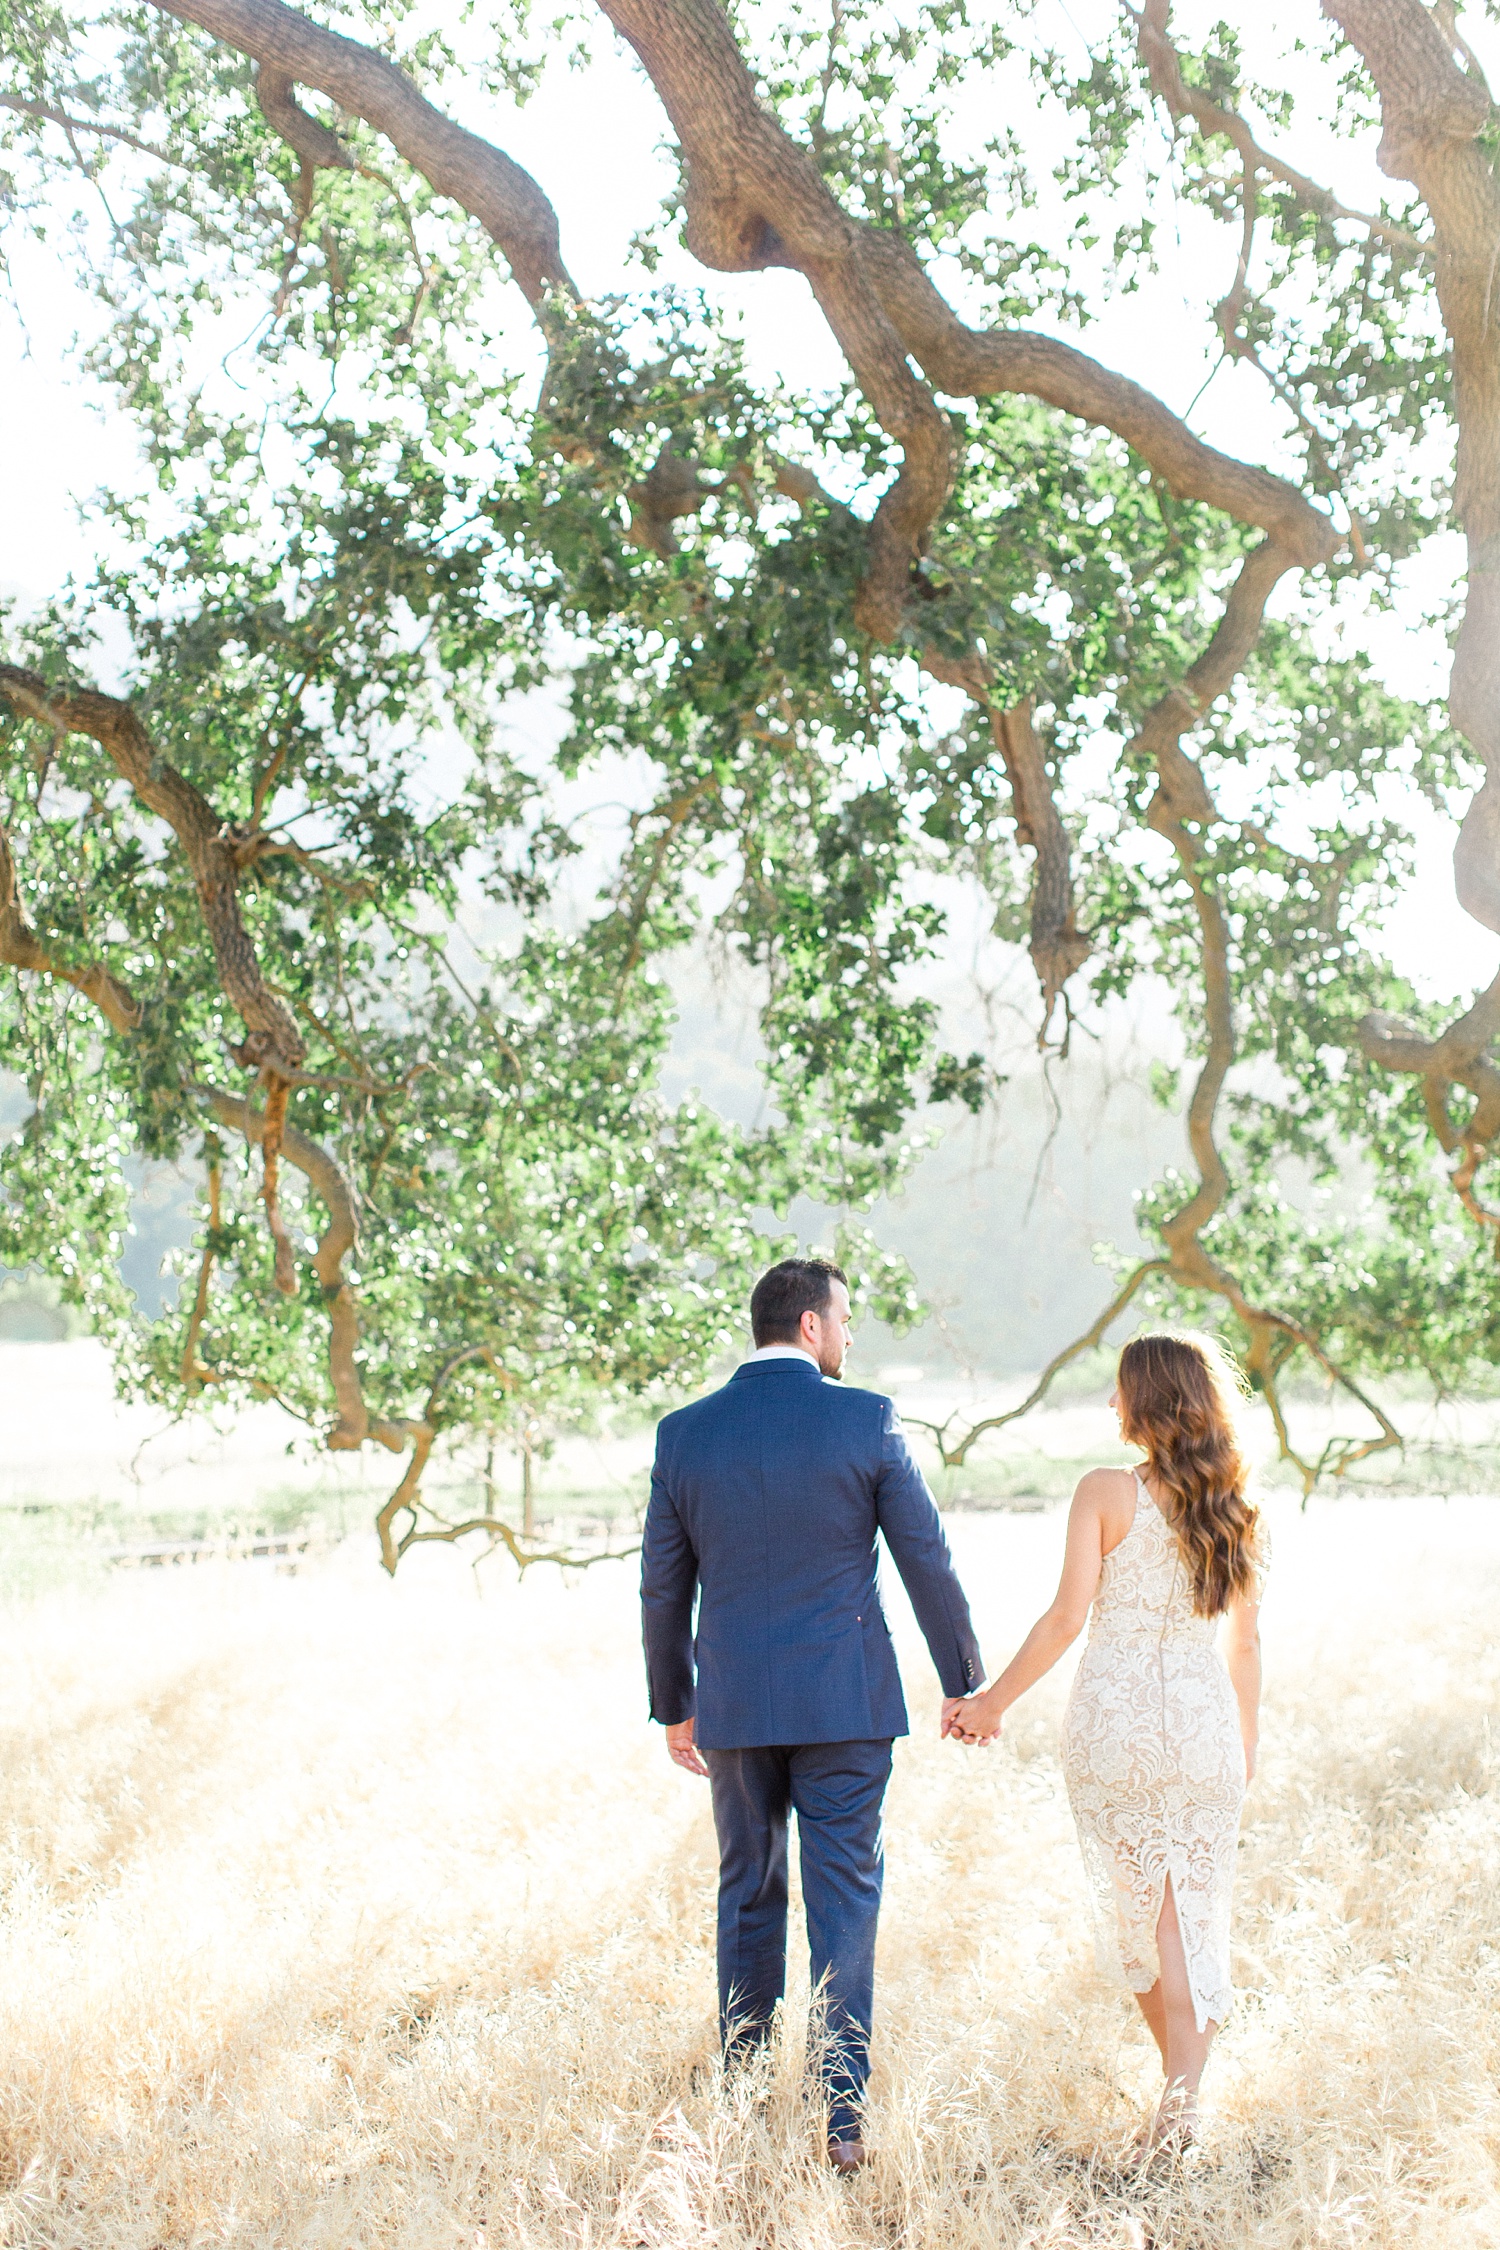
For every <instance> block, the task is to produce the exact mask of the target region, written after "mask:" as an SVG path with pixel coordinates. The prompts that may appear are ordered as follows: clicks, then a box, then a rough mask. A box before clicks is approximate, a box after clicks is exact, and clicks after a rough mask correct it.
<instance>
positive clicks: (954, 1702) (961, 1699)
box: [942, 1689, 1000, 1749]
mask: <svg viewBox="0 0 1500 2250" xmlns="http://www.w3.org/2000/svg"><path fill="white" fill-rule="evenodd" d="M999 1735H1000V1714H999V1712H998V1711H993V1710H992V1709H991V1705H990V1697H989V1691H988V1689H981V1690H980V1692H979V1693H978V1694H977V1695H950V1696H946V1697H945V1698H944V1700H943V1731H942V1740H943V1741H945V1742H946V1741H947V1740H948V1739H949V1737H950V1736H951V1737H952V1739H953V1740H954V1741H955V1742H962V1743H966V1744H967V1745H968V1747H969V1748H970V1749H976V1748H977V1749H987V1748H988V1747H989V1745H990V1743H992V1742H995V1741H998V1739H999Z"/></svg>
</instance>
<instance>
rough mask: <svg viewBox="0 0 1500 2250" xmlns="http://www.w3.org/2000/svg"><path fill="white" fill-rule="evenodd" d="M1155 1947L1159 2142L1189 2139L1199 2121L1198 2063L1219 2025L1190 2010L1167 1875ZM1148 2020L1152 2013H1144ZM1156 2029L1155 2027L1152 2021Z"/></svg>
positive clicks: (1204, 2058) (1205, 2056) (1184, 1963)
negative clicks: (1160, 2065)
mask: <svg viewBox="0 0 1500 2250" xmlns="http://www.w3.org/2000/svg"><path fill="white" fill-rule="evenodd" d="M1156 1949H1157V1955H1158V1958H1159V1959H1160V1961H1161V1982H1160V1983H1159V1984H1158V1985H1157V1986H1156V1987H1155V1988H1154V1990H1155V1993H1156V1994H1157V1995H1158V1996H1159V2004H1160V2007H1161V2012H1162V2017H1163V2023H1164V2030H1165V2034H1166V2036H1165V2039H1163V2038H1162V2037H1161V2035H1160V2034H1158V2037H1157V2044H1158V2045H1159V2046H1161V2047H1162V2049H1163V2055H1164V2063H1165V2068H1166V2074H1167V2083H1166V2086H1165V2088H1164V2089H1163V2092H1162V2097H1161V2107H1160V2108H1159V2109H1158V2110H1157V2113H1156V2128H1155V2140H1156V2143H1157V2145H1158V2146H1160V2145H1161V2144H1162V2142H1164V2141H1173V2140H1175V2141H1178V2142H1187V2141H1191V2140H1192V2138H1193V2135H1194V2131H1195V2128H1196V2126H1197V2121H1198V2081H1199V2080H1200V2079H1201V2078H1202V2076H1203V2065H1204V2064H1205V2063H1206V2062H1207V2060H1208V2050H1209V2046H1210V2044H1211V2043H1212V2040H1213V2036H1214V2033H1215V2032H1216V2031H1217V2029H1218V2025H1217V2024H1214V2023H1210V2024H1209V2025H1208V2026H1207V2028H1206V2029H1205V2030H1203V2031H1200V2030H1199V2029H1198V2020H1197V2017H1196V2015H1195V2014H1194V2012H1193V1990H1192V1986H1191V1985H1190V1983H1189V1982H1188V1969H1187V1956H1186V1954H1185V1953H1184V1952H1183V1949H1182V1931H1181V1930H1180V1928H1179V1927H1178V1923H1177V1902H1176V1900H1175V1899H1174V1898H1173V1896H1172V1878H1171V1877H1170V1875H1169V1876H1168V1877H1167V1885H1166V1889H1165V1891H1164V1893H1163V1894H1162V1902H1161V1917H1160V1919H1159V1921H1158V1922H1157V1925H1156ZM1151 1997H1152V1995H1151V1994H1150V1993H1147V1994H1144V1995H1143V1996H1142V2000H1141V2008H1142V2013H1143V2014H1145V2006H1146V2001H1147V2000H1149V1999H1150V1998H1151ZM1146 2020H1147V2022H1148V2023H1150V2021H1151V2018H1150V2016H1149V2015H1147V2017H1146ZM1152 2029H1153V2030H1155V2026H1154V2025H1152Z"/></svg>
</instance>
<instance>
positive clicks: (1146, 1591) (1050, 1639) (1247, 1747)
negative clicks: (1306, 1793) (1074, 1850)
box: [953, 1336, 1265, 2148]
mask: <svg viewBox="0 0 1500 2250" xmlns="http://www.w3.org/2000/svg"><path fill="white" fill-rule="evenodd" d="M1236 1392H1237V1385H1236V1378H1235V1374H1234V1371H1233V1367H1232V1363H1231V1362H1230V1361H1229V1360H1228V1358H1227V1357H1226V1355H1225V1353H1224V1352H1223V1351H1222V1350H1221V1348H1220V1347H1219V1346H1218V1345H1217V1344H1216V1343H1214V1342H1213V1340H1212V1339H1211V1338H1209V1337H1206V1336H1137V1337H1134V1338H1133V1339H1132V1340H1131V1342H1130V1343H1128V1344H1127V1345H1126V1346H1125V1349H1124V1350H1123V1352H1122V1353H1121V1354H1120V1366H1119V1375H1118V1379H1117V1383H1116V1387H1115V1389H1114V1391H1113V1392H1112V1394H1111V1396H1110V1405H1111V1406H1112V1407H1113V1408H1114V1409H1115V1411H1116V1413H1117V1414H1118V1415H1119V1418H1120V1434H1121V1436H1122V1437H1123V1438H1124V1440H1125V1442H1126V1443H1127V1444H1128V1445H1135V1446H1139V1447H1140V1449H1141V1451H1142V1453H1143V1454H1144V1455H1145V1460H1144V1461H1143V1462H1142V1464H1141V1466H1140V1467H1139V1468H1138V1469H1134V1470H1131V1469H1091V1470H1090V1471H1089V1473H1088V1475H1087V1476H1086V1477H1084V1479H1083V1480H1082V1482H1081V1483H1080V1485H1079V1487H1078V1490H1077V1492H1076V1493H1075V1494H1074V1496H1073V1507H1072V1512H1071V1514H1070V1516H1069V1518H1068V1544H1067V1553H1066V1557H1065V1559H1064V1562H1063V1572H1062V1581H1061V1584H1060V1585H1059V1587H1058V1590H1057V1598H1056V1600H1055V1601H1054V1602H1053V1604H1052V1607H1051V1608H1050V1609H1049V1610H1047V1611H1046V1612H1045V1614H1044V1615H1043V1616H1041V1617H1039V1618H1038V1620H1037V1622H1036V1624H1035V1625H1034V1626H1033V1627H1032V1629H1031V1631H1030V1633H1029V1634H1028V1635H1027V1637H1026V1639H1025V1641H1024V1642H1023V1643H1022V1645H1021V1647H1020V1649H1019V1650H1018V1651H1017V1653H1016V1655H1015V1656H1014V1658H1013V1659H1012V1660H1011V1662H1010V1664H1009V1665H1008V1666H1007V1668H1006V1669H1005V1671H1004V1672H1002V1673H1001V1675H1000V1677H999V1679H998V1680H996V1681H995V1683H994V1685H993V1686H992V1687H989V1688H986V1689H984V1690H983V1691H982V1692H981V1693H980V1694H978V1695H974V1696H970V1697H969V1698H968V1699H967V1700H966V1701H965V1702H964V1703H962V1704H961V1705H960V1706H959V1709H958V1713H957V1717H956V1721H955V1724H954V1728H953V1731H954V1732H955V1733H956V1734H958V1735H960V1737H961V1738H962V1739H963V1740H965V1741H968V1742H989V1741H993V1740H994V1738H995V1736H996V1734H998V1732H999V1729H1000V1721H1001V1718H1002V1716H1003V1715H1004V1713H1005V1712H1006V1711H1008V1710H1009V1709H1010V1706H1011V1705H1012V1704H1013V1703H1014V1702H1015V1701H1016V1699H1017V1697H1018V1696H1022V1695H1024V1694H1025V1692H1026V1690H1027V1689H1028V1688H1029V1687H1031V1686H1033V1685H1034V1684H1035V1682H1036V1681H1038V1680H1039V1679H1040V1678H1041V1677H1042V1675H1043V1673H1044V1672H1049V1671H1050V1670H1051V1669H1052V1666H1053V1665H1054V1664H1055V1663H1056V1662H1057V1660H1058V1658H1059V1657H1060V1656H1061V1655H1062V1653H1063V1651H1064V1650H1065V1649H1066V1648H1068V1647H1069V1646H1070V1645H1071V1643H1072V1642H1073V1641H1074V1640H1076V1639H1077V1637H1078V1634H1079V1633H1080V1632H1081V1630H1082V1628H1083V1624H1084V1620H1085V1618H1086V1617H1087V1616H1088V1613H1089V1607H1090V1604H1091V1603H1092V1605H1093V1619H1092V1623H1091V1624H1090V1627H1089V1638H1088V1646H1087V1648H1086V1649H1085V1651H1084V1655H1083V1659H1082V1661H1081V1663H1080V1664H1079V1667H1078V1676H1077V1678H1076V1680H1075V1681H1074V1684H1073V1692H1072V1694H1071V1695H1070V1696H1069V1698H1068V1709H1067V1718H1066V1721H1065V1726H1064V1766H1065V1771H1066V1774H1067V1783H1068V1796H1069V1800H1070V1802H1071V1804H1072V1807H1073V1817H1074V1820H1075V1821H1076V1822H1077V1825H1078V1840H1079V1843H1080V1845H1081V1846H1082V1849H1083V1858H1084V1866H1085V1869H1086V1871H1087V1874H1088V1878H1089V1885H1090V1889H1091V1890H1092V1893H1093V1902H1094V1915H1095V1944H1096V1950H1097V1952H1098V1957H1099V1965H1100V1967H1101V1968H1102V1969H1104V1970H1105V1972H1106V1973H1107V1974H1109V1973H1112V1974H1113V1976H1114V1977H1115V1979H1116V1980H1117V1981H1118V1982H1120V1983H1122V1984H1124V1985H1126V1986H1127V1987H1128V1988H1129V1989H1130V1990H1131V1991H1132V1992H1134V1994H1135V1996H1136V1999H1137V2001H1138V2002H1139V2005H1140V2010H1141V2013H1142V2015H1143V2016H1144V2017H1145V2019H1146V2022H1147V2023H1148V2025H1149V2026H1150V2028H1151V2034H1152V2037H1153V2038H1154V2039H1155V2041H1156V2044H1157V2046H1158V2047H1159V2048H1160V2049H1161V2059H1162V2068H1163V2071H1164V2072H1165V2074H1166V2083H1165V2086H1164V2088H1163V2092H1162V2097H1161V2100H1160V2103H1159V2104H1158V2106H1157V2110H1156V2114H1155V2117H1154V2120H1153V2122H1152V2124H1151V2127H1150V2129H1149V2131H1148V2132H1147V2133H1145V2134H1144V2135H1143V2144H1144V2146H1145V2147H1147V2148H1156V2147H1158V2146H1160V2145H1161V2144H1162V2143H1164V2142H1171V2143H1172V2144H1173V2145H1174V2146H1177V2147H1185V2146H1186V2145H1188V2144H1189V2143H1190V2142H1191V2141H1192V2139H1193V2138H1194V2132H1195V2126H1196V2121H1197V2107H1198V2081H1199V2079H1200V2078H1201V2077H1202V2075H1203V2065H1204V2062H1205V2060H1206V2059H1207V2056H1208V2049H1209V2043H1210V2041H1211V2040H1212V2038H1213V2035H1214V2033H1215V2031H1216V2030H1217V2029H1218V2027H1219V2025H1220V2024H1221V2023H1222V2022H1223V2021H1224V2017H1225V2015H1226V2013H1227V2011H1228V2008H1229V2004H1230V1983H1229V1904H1230V1892H1231V1888H1232V1885H1233V1880H1234V1855H1235V1844H1236V1840H1237V1837H1238V1834H1239V1823H1240V1807H1241V1804H1242V1803H1243V1800H1244V1795H1245V1786H1246V1783H1247V1782H1248V1781H1249V1779H1250V1777H1251V1775H1252V1774H1253V1773H1254V1771H1255V1746H1256V1733H1257V1726H1258V1719H1259V1709H1260V1634H1259V1604H1260V1593H1261V1582H1262V1579H1263V1576H1264V1561H1265V1542H1264V1535H1263V1530H1262V1526H1261V1522H1260V1517H1259V1512H1258V1511H1257V1509H1256V1508H1255V1507H1254V1506H1253V1505H1252V1503H1251V1502H1250V1501H1249V1500H1248V1499H1247V1497H1246V1492H1245V1486H1246V1472H1245V1464H1244V1462H1243V1460H1242V1459H1241V1456H1240V1451H1239V1446H1238V1443H1237V1441H1236V1437H1235V1429H1234V1417H1233V1408H1234V1403H1235V1399H1236ZM1220 1619H1222V1620H1223V1621H1224V1625H1225V1634H1224V1638H1225V1644H1226V1645H1225V1658H1227V1663H1226V1661H1225V1658H1221V1657H1220V1655H1219V1652H1218V1650H1217V1648H1216V1647H1215V1645H1214V1643H1215V1626H1216V1622H1217V1621H1218V1620H1220Z"/></svg>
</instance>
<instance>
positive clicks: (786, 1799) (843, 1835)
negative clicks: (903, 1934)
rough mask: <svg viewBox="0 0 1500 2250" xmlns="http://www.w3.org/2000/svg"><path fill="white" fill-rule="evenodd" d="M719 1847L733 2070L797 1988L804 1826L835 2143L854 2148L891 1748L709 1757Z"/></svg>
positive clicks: (806, 1887) (723, 2004) (790, 1749)
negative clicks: (790, 1872)
mask: <svg viewBox="0 0 1500 2250" xmlns="http://www.w3.org/2000/svg"><path fill="white" fill-rule="evenodd" d="M703 1758H704V1762H705V1764H706V1765H707V1767H708V1771H709V1779H710V1782H711V1785H712V1788H713V1800H714V1826H715V1827H716V1828H717V1830H718V1834H719V2028H720V2033H721V2036H722V2038H723V2041H724V2051H725V2054H726V2056H727V2057H729V2058H730V2059H731V2060H733V2059H735V2058H737V2057H743V2056H744V2055H745V2054H746V2053H747V2052H749V2051H752V2050H753V2049H754V2048H755V2047H756V2046H758V2045H759V2044H761V2043H762V2042H763V2041H764V2040H765V2039H766V2038H767V2037H768V2036H769V2035H770V2030H771V2022H772V2017H773V2014H774V2011H775V2008H776V2003H777V2002H778V2000H780V1999H781V1997H782V1995H783V1993H784V1991H785V1988H786V1909H787V1827H788V1821H789V1817H790V1815H791V1814H792V1813H793V1812H795V1813H796V1815H797V1835H798V1841H799V1845H800V1854H801V1862H802V1899H803V1904H804V1906H805V1908H806V1911H807V1943H808V1952H809V1955H810V1968H811V1974H812V1985H813V1990H814V1992H815V1993H816V1992H817V1991H818V1990H819V1988H820V1987H821V1989H822V1993H823V1998H824V2004H825V2006H826V2010H827V2019H826V2020H827V2035H826V2041H825V2043H824V2046H823V2050H822V2063H821V2075H822V2081H823V2087H824V2092H825V2096H826V2099H827V2103H828V2131H829V2134H830V2136H831V2137H832V2138H833V2139H835V2140H853V2139H855V2138H857V2137H858V2135H859V2131H860V2107H861V2104H862V2102H863V2099H864V2092H865V2086H866V2083H867V2082H868V2079H869V2076H870V2017H871V2013H872V2007H873V2000H874V1989H875V1926H876V1923H877V1922H878V1920H879V1918H880V1891H881V1884H882V1881H883V1879H884V1875H885V1850H884V1842H883V1837H882V1831H881V1806H882V1803H883V1801H884V1798H885V1790H886V1783H887V1782H888V1781H889V1780H890V1777H891V1745H890V1743H889V1741H883V1742H809V1743H803V1744H801V1745H795V1746H793V1745H786V1744H771V1745H769V1746H768V1747H766V1748H763V1749H757V1750H707V1749H706V1750H705V1751H704V1752H703Z"/></svg>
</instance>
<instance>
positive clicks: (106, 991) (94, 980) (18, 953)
mask: <svg viewBox="0 0 1500 2250" xmlns="http://www.w3.org/2000/svg"><path fill="white" fill-rule="evenodd" d="M0 961H5V962H7V963H8V964H9V965H10V967H11V968H13V969H32V970H34V971H35V972H36V973H37V974H38V975H39V976H48V977H60V978H62V980H63V982H64V983H66V984H71V985H73V986H74V987H75V989H76V990H77V991H79V992H81V993H82V994H83V996H84V998H85V1000H92V1001H93V1003H94V1006H95V1007H96V1008H97V1009H98V1010H99V1013H100V1014H101V1015H102V1016H103V1017H104V1018H105V1020H106V1022H108V1023H110V1024H112V1025H113V1026H114V1028H115V1030H116V1031H123V1032H131V1031H137V1030H139V1028H140V1023H141V1008H140V1003H139V1001H138V1000H136V999H135V998H134V997H133V996H132V994H131V993H130V992H129V991H128V990H127V989H126V987H125V986H124V985H123V984H121V982H120V980H119V978H118V977H117V976H115V975H114V973H113V971H112V970H109V969H107V968H105V966H104V964H103V962H102V961H88V962H85V963H84V964H83V965H82V966H81V967H78V966H75V964H73V963H72V962H69V961H64V960H62V959H60V958H59V956H58V955H57V954H56V953H55V952H53V951H52V950H51V949H50V948H49V947H47V946H45V945H43V943H42V941H41V939H40V938H39V937H38V936H37V933H36V931H35V930H34V929H33V928H32V926H31V923H30V922H29V921H28V920H27V918H26V910H25V908H24V907H23V906H22V904H21V894H20V889H19V886H18V884H17V881H16V863H15V860H14V858H13V857H12V855H11V848H10V838H9V837H8V836H7V835H6V833H5V830H4V829H3V828H0Z"/></svg>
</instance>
